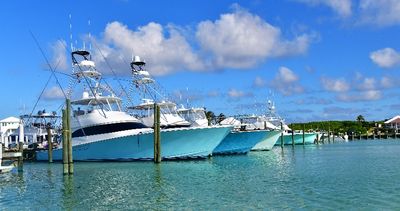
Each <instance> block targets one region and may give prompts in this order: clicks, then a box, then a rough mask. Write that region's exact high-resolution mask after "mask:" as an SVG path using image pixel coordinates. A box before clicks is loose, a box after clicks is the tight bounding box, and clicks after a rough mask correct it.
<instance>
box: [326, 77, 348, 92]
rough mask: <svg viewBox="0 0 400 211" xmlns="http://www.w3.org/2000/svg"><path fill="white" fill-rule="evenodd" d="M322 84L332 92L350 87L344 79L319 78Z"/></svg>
mask: <svg viewBox="0 0 400 211" xmlns="http://www.w3.org/2000/svg"><path fill="white" fill-rule="evenodd" d="M321 83H322V86H323V87H324V89H325V90H328V91H334V92H346V91H348V90H349V89H350V85H349V84H348V83H347V82H346V81H345V80H344V79H342V78H341V79H330V78H326V77H322V78H321Z"/></svg>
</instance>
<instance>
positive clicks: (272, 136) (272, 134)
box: [251, 130, 282, 151]
mask: <svg viewBox="0 0 400 211" xmlns="http://www.w3.org/2000/svg"><path fill="white" fill-rule="evenodd" d="M281 133H282V131H281V130H271V131H269V133H268V135H267V136H266V137H265V138H264V139H263V140H262V141H260V142H259V143H257V144H256V145H255V146H254V147H253V148H252V149H251V150H253V151H262V150H271V149H272V147H274V145H275V143H276V142H277V141H278V139H279V137H280V135H281Z"/></svg>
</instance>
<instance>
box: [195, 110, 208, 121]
mask: <svg viewBox="0 0 400 211" xmlns="http://www.w3.org/2000/svg"><path fill="white" fill-rule="evenodd" d="M196 115H197V116H198V117H200V118H202V119H205V118H206V114H205V113H204V111H201V110H200V111H196Z"/></svg>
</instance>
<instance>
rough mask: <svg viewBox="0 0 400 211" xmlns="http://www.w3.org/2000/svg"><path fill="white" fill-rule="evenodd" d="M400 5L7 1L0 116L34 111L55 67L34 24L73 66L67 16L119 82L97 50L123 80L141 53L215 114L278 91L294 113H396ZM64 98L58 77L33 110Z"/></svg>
mask: <svg viewBox="0 0 400 211" xmlns="http://www.w3.org/2000/svg"><path fill="white" fill-rule="evenodd" d="M399 8H400V2H399V1H397V0H381V1H379V2H378V1H373V0H357V1H352V0H342V1H337V0H282V1H276V0H264V1H261V0H250V1H228V0H223V1H222V0H221V1H211V0H210V1H209V0H204V1H178V0H175V1H162V0H159V1H151V0H149V1H131V0H110V1H91V0H88V1H40V3H39V1H22V0H17V1H5V2H2V3H1V6H0V26H1V27H2V30H1V31H2V33H1V39H0V46H1V52H0V58H2V59H1V62H0V73H1V77H0V83H1V85H2V86H1V87H2V91H1V97H2V99H3V100H2V103H1V108H2V109H1V110H0V118H5V117H7V116H18V115H20V114H21V113H24V112H25V113H29V112H30V111H31V110H32V108H33V105H34V104H35V102H36V100H37V98H38V96H39V95H40V93H41V91H42V89H43V87H44V86H45V82H46V80H47V79H48V78H49V77H50V72H49V71H46V70H47V69H48V67H47V65H46V62H45V59H44V58H43V56H42V55H41V53H40V50H39V49H38V47H37V46H36V44H35V42H34V39H33V38H32V37H31V35H30V31H31V32H32V33H33V34H34V36H35V37H36V39H37V40H38V42H39V43H40V46H41V48H43V50H44V52H45V54H46V57H47V58H48V59H49V60H50V63H51V64H52V65H55V63H59V66H58V67H57V70H58V71H60V72H65V73H70V72H71V68H70V67H71V65H70V58H69V57H68V53H67V50H65V46H69V45H70V43H71V42H70V29H69V22H70V21H69V14H71V17H72V18H71V23H72V35H73V40H72V42H73V43H77V44H74V45H75V46H76V47H82V45H83V44H82V43H83V40H87V39H88V34H89V33H90V34H91V38H92V43H93V44H92V46H93V48H92V53H93V56H94V59H95V61H96V64H97V67H98V69H99V71H101V72H103V73H104V74H105V77H106V78H109V79H110V83H112V84H113V85H114V86H115V88H116V89H118V88H119V87H118V86H117V84H116V82H115V80H112V77H111V75H110V68H109V67H108V66H107V65H106V64H105V62H104V58H103V57H102V56H101V54H104V55H106V56H105V57H106V59H107V61H109V63H110V64H111V66H112V68H113V69H114V70H115V71H116V72H117V73H118V75H119V76H120V78H125V79H129V73H130V72H129V66H128V64H127V62H126V61H129V60H130V58H131V56H132V54H134V55H139V56H141V57H142V58H144V59H145V60H146V61H147V67H148V70H149V72H150V73H151V74H152V75H154V76H155V77H156V79H157V80H158V81H159V82H160V83H161V84H162V85H163V86H164V87H165V89H166V90H168V92H169V93H170V94H171V96H173V97H175V98H177V99H179V97H178V96H183V100H182V102H181V103H184V102H186V100H185V99H186V98H189V102H190V104H191V105H193V106H205V107H206V108H207V109H209V110H212V111H214V112H215V113H217V114H219V113H224V114H227V115H234V114H238V113H241V114H243V113H260V112H262V111H263V110H265V104H266V101H267V100H268V99H271V100H273V101H275V104H276V107H277V111H278V113H279V114H280V115H281V116H283V117H284V118H285V119H286V120H287V121H288V122H304V121H315V120H354V119H355V118H356V117H357V115H359V114H361V115H364V117H365V118H366V119H367V120H383V119H386V118H391V117H392V116H394V115H397V114H398V109H399V108H400V96H399V91H400V86H399V83H398V79H399V78H400V73H399V67H400V43H399V42H398V37H400V28H399V26H400V9H399ZM89 20H90V26H89V25H88V21H89ZM87 45H88V44H87ZM94 46H95V47H94ZM58 78H59V80H60V81H61V82H62V84H63V85H64V86H67V83H68V78H67V77H65V76H63V75H58ZM61 104H62V100H60V90H59V88H58V87H57V86H56V83H55V79H54V78H52V79H51V81H50V83H49V85H48V86H47V88H46V89H45V91H44V94H43V96H42V98H41V100H40V101H39V103H38V106H37V108H38V109H44V108H45V109H47V110H57V109H58V108H59V106H60V105H61Z"/></svg>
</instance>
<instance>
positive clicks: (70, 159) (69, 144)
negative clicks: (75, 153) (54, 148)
mask: <svg viewBox="0 0 400 211" xmlns="http://www.w3.org/2000/svg"><path fill="white" fill-rule="evenodd" d="M65 110H66V114H67V117H66V120H67V130H68V133H67V138H68V139H67V140H68V142H67V147H68V173H69V174H74V160H73V157H72V133H71V132H72V131H71V100H70V99H67V100H66V109H65Z"/></svg>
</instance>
